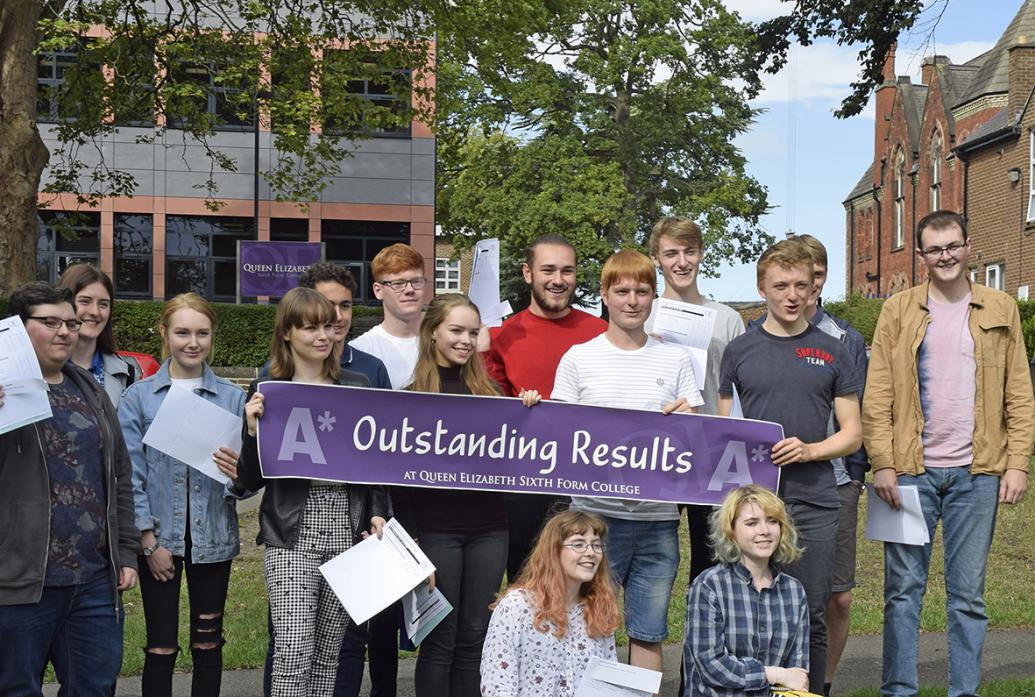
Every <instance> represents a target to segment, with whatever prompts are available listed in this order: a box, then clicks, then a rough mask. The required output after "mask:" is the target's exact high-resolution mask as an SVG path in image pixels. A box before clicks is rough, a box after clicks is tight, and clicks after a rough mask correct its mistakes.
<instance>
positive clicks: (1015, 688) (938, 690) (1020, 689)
mask: <svg viewBox="0 0 1035 697" xmlns="http://www.w3.org/2000/svg"><path fill="white" fill-rule="evenodd" d="M947 692H948V691H947V690H946V689H945V688H944V687H921V688H920V697H945V695H946V693H947ZM981 694H982V695H983V696H984V697H1035V680H995V681H992V682H986V683H982V684H981ZM845 697H880V690H878V689H877V688H875V687H874V688H868V689H865V690H856V691H855V692H849V693H848V694H846V695H845Z"/></svg>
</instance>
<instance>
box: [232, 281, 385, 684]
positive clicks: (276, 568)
mask: <svg viewBox="0 0 1035 697" xmlns="http://www.w3.org/2000/svg"><path fill="white" fill-rule="evenodd" d="M335 322H336V318H335V311H334V305H332V304H331V302H330V301H329V300H327V299H326V298H325V297H323V296H322V295H320V294H319V293H317V292H316V291H315V290H312V289H309V288H295V289H293V290H291V291H289V292H288V293H287V295H285V296H284V297H283V299H282V300H281V301H280V304H279V305H278V306H277V318H276V320H275V322H274V327H273V337H272V340H271V344H270V366H269V374H270V377H271V378H273V379H274V380H292V381H294V382H307V383H317V384H327V385H333V384H338V385H348V386H355V387H367V386H369V382H368V381H367V379H366V378H365V377H363V376H362V375H360V374H358V373H354V372H352V371H348V370H342V369H341V367H340V365H339V363H338V355H337V354H336V352H335V351H334V324H335ZM257 387H258V381H255V382H253V383H252V384H251V386H250V387H249V390H248V402H247V404H246V406H245V420H246V424H245V429H244V445H243V447H242V453H241V462H240V463H239V466H238V468H239V469H238V471H239V476H240V481H241V483H242V485H243V486H245V487H246V488H247V489H249V490H251V491H256V490H258V489H260V488H262V487H263V486H265V487H266V492H265V495H264V496H263V499H262V506H261V508H260V509H259V542H260V543H262V544H265V545H266V550H265V554H264V556H263V564H264V567H265V573H266V588H267V591H268V592H269V602H270V615H271V620H272V626H273V635H274V640H275V648H274V653H273V675H272V684H271V694H272V695H273V697H305V696H307V695H313V696H315V695H320V696H321V697H322V696H324V695H329V694H331V693H332V692H333V690H334V678H335V674H336V672H337V667H338V649H339V646H340V645H341V639H342V636H344V634H345V624H346V622H348V621H349V618H348V615H347V614H346V613H345V610H344V608H342V606H341V603H340V602H339V601H338V598H337V597H336V596H335V595H334V592H333V591H332V590H331V588H330V586H328V585H327V582H326V581H325V580H324V578H323V576H322V574H320V571H319V567H320V565H321V564H323V563H324V562H326V561H329V560H330V559H332V558H334V557H336V556H337V555H339V554H341V553H342V552H344V551H345V550H347V549H348V548H349V547H351V546H352V545H353V544H354V543H355V542H358V541H359V539H361V537H363V536H365V535H367V534H368V531H369V532H370V533H373V534H378V535H380V533H381V528H382V527H383V526H384V523H385V517H386V516H387V515H388V497H387V494H386V492H385V490H384V488H383V487H375V486H362V485H356V484H337V483H332V482H321V481H314V480H309V479H271V480H266V479H264V478H263V476H262V472H261V470H260V467H259V454H258V443H257V440H256V429H257V425H258V419H261V418H262V414H263V395H262V393H261V392H258V391H257Z"/></svg>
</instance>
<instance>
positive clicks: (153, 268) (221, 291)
mask: <svg viewBox="0 0 1035 697" xmlns="http://www.w3.org/2000/svg"><path fill="white" fill-rule="evenodd" d="M101 32H103V28H102V27H92V28H90V30H89V31H88V32H87V35H88V36H89V35H98V34H99V33H101ZM75 60H76V55H75V53H74V52H61V51H57V52H44V53H41V54H40V56H39V61H38V63H39V65H38V78H37V82H38V85H39V87H40V94H41V100H40V104H39V107H38V109H39V122H40V132H41V135H42V137H43V140H44V142H45V143H46V144H47V146H48V148H50V149H51V151H53V150H54V148H56V147H60V145H59V141H58V139H57V135H56V131H57V125H58V124H59V122H60V121H61V119H62V118H67V115H66V114H61V113H59V107H58V103H57V101H56V100H53V101H49V100H48V95H53V94H55V93H56V92H59V91H60V90H61V89H63V81H64V79H65V77H64V76H65V75H66V69H67V68H68V66H69V65H70V64H72V63H74V61H75ZM188 67H189V69H190V70H192V71H193V72H192V74H193V75H194V77H195V79H197V80H200V81H202V82H205V81H210V82H209V84H214V85H216V88H215V90H214V91H215V92H216V93H217V94H216V95H215V96H210V97H209V100H208V112H209V113H210V114H211V115H212V116H213V117H215V118H216V119H217V122H218V124H219V125H217V127H216V132H215V133H213V134H211V137H210V139H209V145H210V146H211V147H212V149H213V150H216V151H219V152H220V153H222V154H224V155H226V156H228V157H230V158H232V159H234V160H235V161H236V163H237V169H236V171H222V170H220V169H219V168H218V167H217V168H216V173H215V175H214V176H215V179H216V181H217V183H218V185H219V192H218V194H217V195H216V197H217V198H218V199H219V200H220V201H221V202H222V203H223V204H224V205H223V206H222V208H220V209H219V210H218V211H217V212H214V211H212V210H210V209H209V208H207V207H206V201H205V195H206V193H205V190H204V188H203V183H204V181H205V180H206V179H207V178H208V176H209V169H210V167H211V166H212V165H211V163H210V161H209V159H208V157H207V156H206V155H205V152H204V147H203V146H202V145H201V144H200V143H197V142H195V141H193V140H191V139H189V138H186V137H185V135H184V132H183V131H182V130H178V129H175V128H169V129H168V130H167V131H165V133H164V136H163V137H162V138H159V139H157V140H154V142H151V140H148V137H151V138H152V139H153V135H154V132H155V131H154V126H153V125H152V124H151V123H143V124H139V125H128V126H125V127H121V126H120V127H119V129H118V130H117V131H116V133H115V134H114V135H113V136H110V137H105V138H104V140H103V142H100V143H98V147H97V148H96V152H94V151H93V150H91V151H90V152H87V153H86V154H85V155H84V156H83V160H84V161H85V162H86V164H87V165H88V167H87V170H86V172H85V173H84V175H83V177H82V178H81V183H80V186H81V190H82V191H89V190H90V181H89V176H90V167H92V166H96V165H97V164H99V161H100V160H99V158H100V157H101V156H103V157H104V159H105V160H104V161H105V164H107V165H108V166H112V167H116V168H118V169H120V170H123V171H125V172H127V173H129V174H132V175H133V177H134V178H135V179H136V182H137V189H136V191H135V193H134V195H133V196H132V197H112V198H105V199H103V200H102V201H101V204H100V206H99V208H98V209H86V210H85V212H84V211H83V210H81V207H80V205H79V203H78V201H77V199H76V195H75V194H61V195H56V196H54V195H48V194H41V195H40V197H39V199H40V204H41V209H42V210H41V211H40V218H39V235H40V236H39V243H38V247H37V277H38V278H40V279H41V280H49V281H54V280H56V279H57V278H58V276H59V275H60V274H61V272H62V271H63V270H64V269H65V268H66V267H67V266H68V265H70V264H73V263H76V262H80V261H85V262H90V263H93V264H95V265H97V266H99V267H100V268H101V269H102V270H103V271H105V272H106V273H107V274H108V275H110V276H111V278H112V280H113V281H114V284H115V294H116V296H117V297H118V298H130V299H155V300H161V299H164V298H169V297H172V296H174V295H176V294H178V293H182V292H185V291H197V292H198V293H201V294H202V295H204V296H205V297H207V298H209V299H210V300H214V301H221V302H234V299H235V295H236V243H237V241H239V240H274V241H302V242H304V241H308V242H323V243H324V244H325V257H326V259H327V260H328V261H333V262H336V263H339V264H342V265H345V266H348V267H350V268H351V270H352V272H353V273H354V274H355V276H356V279H357V280H358V281H359V293H358V294H357V297H356V300H357V301H358V302H371V301H373V297H372V291H371V282H372V281H373V279H371V278H370V263H369V262H370V261H371V259H373V257H374V255H375V254H377V252H378V251H380V250H381V249H383V248H384V247H386V246H388V245H390V244H393V243H395V242H407V243H410V244H412V245H413V246H414V247H416V248H417V249H418V250H419V251H420V252H421V253H422V254H423V255H424V257H425V259H426V260H427V261H426V268H425V272H426V275H427V276H428V277H429V278H431V277H434V275H435V261H434V260H435V206H434V202H435V137H434V134H433V132H432V131H431V129H430V127H429V126H428V125H427V124H425V123H423V122H421V121H420V120H418V119H416V118H415V119H413V120H412V122H411V123H409V124H408V125H407V126H405V127H401V128H392V129H388V130H379V131H376V132H375V133H374V134H373V137H370V138H368V139H365V140H362V141H358V142H352V143H347V144H346V145H345V147H346V149H347V150H348V151H349V153H350V156H349V157H347V158H346V159H345V160H343V161H342V162H341V163H340V165H341V171H340V173H339V174H338V175H337V176H334V177H331V178H330V180H329V181H328V182H327V186H326V188H325V189H324V190H323V191H322V192H321V193H320V195H319V198H318V200H316V201H315V202H312V203H310V204H309V205H308V207H305V206H301V205H299V202H297V201H278V200H276V196H275V195H274V193H275V192H272V191H271V190H270V187H269V186H268V184H267V182H266V181H265V179H263V178H262V177H261V176H257V175H256V168H257V167H258V171H259V172H260V173H261V172H263V171H267V170H269V168H270V163H271V162H275V161H276V158H277V157H279V156H280V155H279V154H278V151H277V150H276V134H275V133H274V132H272V131H271V124H270V119H269V114H268V113H265V112H264V113H263V114H262V118H259V119H258V120H256V119H255V118H254V116H252V117H250V118H249V119H247V120H246V121H242V120H241V119H240V117H239V116H238V115H236V114H234V113H233V110H232V109H228V108H226V107H225V105H224V103H223V102H221V101H220V99H218V98H216V97H218V94H219V91H220V90H222V89H226V88H223V87H220V86H219V84H220V83H219V82H218V80H216V77H217V76H216V75H214V74H213V73H210V72H208V71H207V69H206V68H204V67H203V66H194V65H191V66H188ZM433 79H434V78H433V76H432V77H431V78H430V80H432V81H433ZM418 86H419V85H415V86H414V90H415V91H414V94H413V95H412V97H411V103H412V100H415V99H417V98H418V96H417V92H416V89H417V87H418ZM431 86H433V83H432V85H431ZM349 92H350V93H351V94H354V95H358V96H360V97H362V98H364V99H367V100H370V101H372V102H375V103H381V104H384V103H394V102H396V101H397V97H396V96H394V95H392V94H389V93H386V91H385V89H384V88H383V86H381V85H380V83H379V81H378V80H375V79H363V80H353V81H351V82H349ZM154 116H155V118H154V119H153V120H154V121H156V122H157V121H159V120H160V119H161V115H160V114H155V115H154ZM314 132H315V127H314ZM84 150H86V149H84ZM50 176H51V172H50V170H47V171H45V172H44V182H43V183H47V182H48V181H50ZM69 211H80V213H81V214H80V215H78V216H76V218H75V220H76V227H75V229H74V232H75V233H76V235H75V238H74V239H73V238H70V237H69V236H66V235H62V234H60V232H59V231H60V230H61V229H62V228H64V227H67V224H64V225H62V224H61V221H60V220H59V219H60V218H62V217H63V216H65V215H67V213H68V212H69ZM427 296H428V298H429V299H430V297H431V292H430V290H429V292H428V293H427ZM249 300H251V301H254V299H245V301H249Z"/></svg>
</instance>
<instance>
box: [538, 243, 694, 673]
mask: <svg viewBox="0 0 1035 697" xmlns="http://www.w3.org/2000/svg"><path fill="white" fill-rule="evenodd" d="M656 283H657V273H656V271H655V269H654V264H653V263H652V262H651V260H650V259H649V258H648V257H646V256H645V255H643V254H641V253H640V252H637V251H633V250H624V251H621V252H616V253H615V254H613V255H611V258H609V259H608V260H607V262H606V263H605V264H604V268H603V271H602V272H601V277H600V295H601V301H602V302H603V303H604V305H605V306H606V307H607V310H608V325H607V331H606V332H605V333H604V334H602V335H600V336H598V337H596V338H595V339H592V340H590V341H587V342H586V343H584V344H579V345H576V346H573V347H571V348H570V349H569V350H568V352H567V353H565V354H564V356H563V357H562V358H561V362H560V364H559V365H558V366H557V376H556V378H555V380H554V386H553V399H556V400H559V401H563V402H572V403H575V404H591V405H595V406H604V407H619V408H625V409H650V410H654V411H661V412H662V413H665V414H669V413H672V412H674V411H680V412H693V411H695V410H696V408H697V407H698V406H700V405H701V404H703V403H704V400H702V399H701V393H700V391H699V390H698V389H697V381H696V380H695V379H694V368H693V365H692V364H691V362H690V355H689V354H688V353H687V352H686V351H685V350H684V349H683V348H682V347H679V346H673V345H671V344H665V343H663V342H661V341H658V340H657V339H655V338H654V337H652V336H649V335H648V334H647V332H646V331H644V324H645V323H646V321H647V317H648V315H649V314H650V308H651V303H652V302H653V300H654V292H655V284H656ZM571 506H572V508H575V509H578V510H581V511H585V512H587V513H593V514H594V515H599V516H601V517H602V518H603V519H604V521H605V522H606V523H607V536H606V541H607V558H608V563H609V564H610V566H611V573H612V578H613V580H614V582H615V583H616V584H617V585H620V586H622V588H624V589H625V630H626V633H627V634H628V636H629V662H630V663H631V664H632V665H635V666H639V667H642V668H649V669H651V670H661V669H662V661H661V646H662V642H663V641H664V640H665V638H666V637H667V636H668V604H669V599H670V597H671V595H672V583H673V582H674V581H675V578H676V572H677V571H678V570H679V508H678V507H677V506H676V504H674V503H658V502H653V501H630V500H625V499H611V498H598V497H585V496H576V497H573V498H572V501H571Z"/></svg>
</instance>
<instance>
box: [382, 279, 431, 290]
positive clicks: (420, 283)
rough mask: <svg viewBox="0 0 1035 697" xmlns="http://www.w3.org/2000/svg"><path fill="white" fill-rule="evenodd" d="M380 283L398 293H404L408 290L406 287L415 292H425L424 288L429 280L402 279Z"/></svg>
mask: <svg viewBox="0 0 1035 697" xmlns="http://www.w3.org/2000/svg"><path fill="white" fill-rule="evenodd" d="M378 283H380V284H381V285H383V286H386V287H388V288H391V289H392V290H393V291H395V292H396V293H402V292H403V291H404V290H406V286H410V287H412V288H413V289H414V290H424V286H426V285H428V279H426V278H400V279H399V280H397V281H378Z"/></svg>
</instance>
